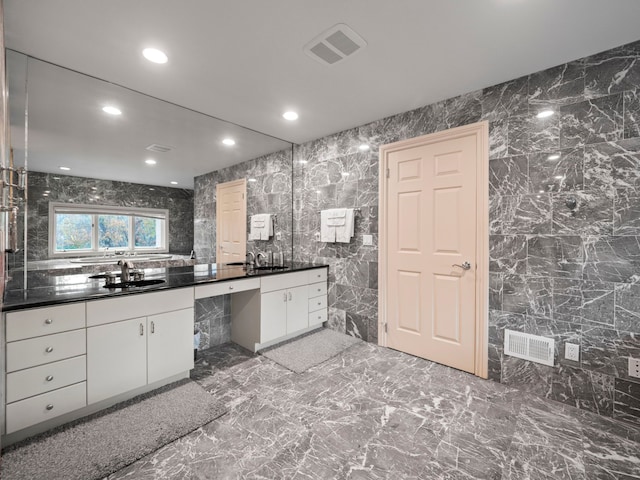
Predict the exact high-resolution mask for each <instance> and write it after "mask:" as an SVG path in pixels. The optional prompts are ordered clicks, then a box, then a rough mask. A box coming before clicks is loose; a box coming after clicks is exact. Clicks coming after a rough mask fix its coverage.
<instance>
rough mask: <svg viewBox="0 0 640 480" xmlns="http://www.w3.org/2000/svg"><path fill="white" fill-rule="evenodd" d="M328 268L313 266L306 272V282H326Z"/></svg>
mask: <svg viewBox="0 0 640 480" xmlns="http://www.w3.org/2000/svg"><path fill="white" fill-rule="evenodd" d="M328 271H329V269H328V268H325V267H323V268H314V269H312V270H309V271H308V272H307V283H316V282H326V281H327V272H328Z"/></svg>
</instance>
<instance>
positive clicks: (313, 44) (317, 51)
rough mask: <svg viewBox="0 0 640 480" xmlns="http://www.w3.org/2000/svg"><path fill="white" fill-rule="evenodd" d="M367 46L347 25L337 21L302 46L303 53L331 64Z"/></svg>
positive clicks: (325, 63) (323, 62)
mask: <svg viewBox="0 0 640 480" xmlns="http://www.w3.org/2000/svg"><path fill="white" fill-rule="evenodd" d="M366 46H367V42H365V41H364V39H363V38H362V37H361V36H360V35H358V34H357V33H356V32H354V31H353V30H352V29H351V28H350V27H349V26H348V25H345V24H344V23H339V24H337V25H334V26H333V27H331V28H330V29H329V30H326V31H324V32H322V33H321V34H320V35H318V36H317V37H316V38H314V39H313V40H311V41H310V42H309V43H307V44H306V45H305V46H304V53H306V54H307V55H309V56H310V57H311V58H313V59H314V60H317V61H318V62H320V63H322V64H324V65H333V64H335V63H338V62H339V61H341V60H344V59H345V58H347V57H348V56H350V55H353V54H354V53H356V52H358V51H359V50H361V49H362V48H364V47H366Z"/></svg>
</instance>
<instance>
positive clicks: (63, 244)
mask: <svg viewBox="0 0 640 480" xmlns="http://www.w3.org/2000/svg"><path fill="white" fill-rule="evenodd" d="M168 227H169V211H168V210H163V209H156V208H135V207H108V206H97V205H76V204H69V203H55V202H52V203H50V204H49V256H51V257H62V256H67V257H68V256H79V255H87V256H89V255H97V254H102V253H104V252H109V251H118V252H120V251H126V252H148V253H150V252H168V251H169V238H168V235H167V233H168V231H169V228H168Z"/></svg>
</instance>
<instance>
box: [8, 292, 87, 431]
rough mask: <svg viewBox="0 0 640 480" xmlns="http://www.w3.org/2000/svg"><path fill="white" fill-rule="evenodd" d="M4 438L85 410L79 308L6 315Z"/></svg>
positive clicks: (83, 334)
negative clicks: (41, 423)
mask: <svg viewBox="0 0 640 480" xmlns="http://www.w3.org/2000/svg"><path fill="white" fill-rule="evenodd" d="M5 329H6V330H5V331H6V338H7V344H6V378H5V388H6V391H5V396H6V433H12V432H15V431H18V430H20V429H23V428H27V427H29V426H31V425H35V424H37V423H40V422H43V421H46V420H49V419H52V418H55V417H58V416H60V415H63V414H65V413H68V412H71V411H73V410H76V409H78V408H82V407H84V406H86V404H87V399H86V382H85V380H86V356H85V353H86V332H85V313H84V303H80V304H72V305H61V306H55V307H45V308H34V309H29V310H22V311H18V312H9V313H7V314H6V317H5Z"/></svg>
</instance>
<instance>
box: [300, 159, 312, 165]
mask: <svg viewBox="0 0 640 480" xmlns="http://www.w3.org/2000/svg"><path fill="white" fill-rule="evenodd" d="M298 163H301V164H303V165H305V164H307V163H309V162H308V161H307V160H298Z"/></svg>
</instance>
